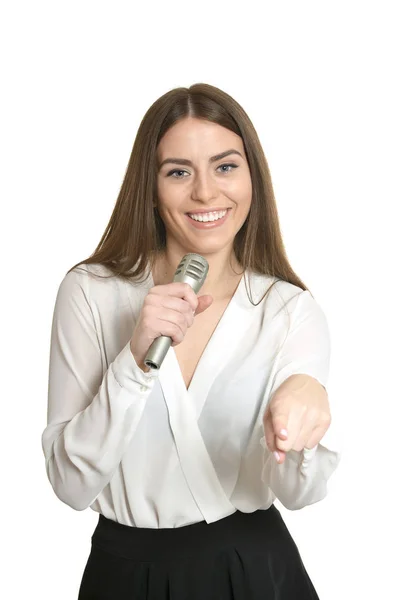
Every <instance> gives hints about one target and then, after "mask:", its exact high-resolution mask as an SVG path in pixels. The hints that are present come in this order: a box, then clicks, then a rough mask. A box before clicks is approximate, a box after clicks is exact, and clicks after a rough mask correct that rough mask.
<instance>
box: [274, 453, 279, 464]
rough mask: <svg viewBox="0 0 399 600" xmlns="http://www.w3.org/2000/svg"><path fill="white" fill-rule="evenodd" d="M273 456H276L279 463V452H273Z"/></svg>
mask: <svg viewBox="0 0 399 600" xmlns="http://www.w3.org/2000/svg"><path fill="white" fill-rule="evenodd" d="M273 454H274V456H275V458H276V461H277V462H278V461H279V460H280V455H279V453H278V452H273Z"/></svg>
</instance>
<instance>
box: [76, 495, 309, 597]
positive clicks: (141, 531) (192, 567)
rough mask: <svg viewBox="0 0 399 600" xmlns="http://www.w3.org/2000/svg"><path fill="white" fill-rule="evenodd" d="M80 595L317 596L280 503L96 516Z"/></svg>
mask: <svg viewBox="0 0 399 600" xmlns="http://www.w3.org/2000/svg"><path fill="white" fill-rule="evenodd" d="M91 541H92V545H91V552H90V555H89V558H88V561H87V564H86V567H85V569H84V573H83V576H82V581H81V585H80V590H79V597H78V600H277V599H278V600H318V595H317V593H316V590H315V588H314V586H313V584H312V582H311V580H310V577H309V575H308V573H307V571H306V569H305V566H304V564H303V562H302V559H301V556H300V554H299V551H298V548H297V546H296V544H295V542H294V540H293V538H292V537H291V534H290V533H289V531H288V529H287V526H286V525H285V523H284V521H283V519H282V517H281V514H280V512H279V510H278V509H277V508H276V507H275V505H274V504H272V505H271V506H270V507H269V508H268V509H266V510H257V511H255V512H253V513H243V512H240V511H236V512H235V513H233V514H231V515H229V516H228V517H225V518H223V519H220V520H219V521H215V522H213V523H210V524H207V523H206V522H205V521H202V522H199V523H194V524H192V525H186V526H184V527H179V528H166V529H159V528H154V529H151V528H137V527H130V526H128V525H123V524H121V523H117V522H116V521H113V520H111V519H107V518H106V517H104V516H103V515H100V516H99V520H98V524H97V526H96V528H95V531H94V533H93V536H92V538H91Z"/></svg>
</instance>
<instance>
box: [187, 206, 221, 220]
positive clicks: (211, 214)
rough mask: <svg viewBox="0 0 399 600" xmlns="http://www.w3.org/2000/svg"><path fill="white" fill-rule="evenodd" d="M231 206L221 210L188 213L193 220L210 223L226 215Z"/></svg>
mask: <svg viewBox="0 0 399 600" xmlns="http://www.w3.org/2000/svg"><path fill="white" fill-rule="evenodd" d="M229 210H230V208H224V209H220V210H212V211H206V212H205V211H202V212H188V213H186V215H187V216H188V217H190V219H193V221H198V222H200V223H208V222H213V221H218V220H219V219H222V218H223V217H224V216H226V214H227V212H228V211H229Z"/></svg>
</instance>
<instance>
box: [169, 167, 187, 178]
mask: <svg viewBox="0 0 399 600" xmlns="http://www.w3.org/2000/svg"><path fill="white" fill-rule="evenodd" d="M175 173H187V171H184V170H183V169H173V171H169V173H168V174H167V177H171V176H172V175H174V174H175ZM175 179H182V178H181V177H175Z"/></svg>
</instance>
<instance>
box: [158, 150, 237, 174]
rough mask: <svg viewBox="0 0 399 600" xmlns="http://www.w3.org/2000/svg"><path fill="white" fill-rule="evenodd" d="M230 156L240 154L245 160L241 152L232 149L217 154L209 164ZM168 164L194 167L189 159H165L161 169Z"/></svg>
mask: <svg viewBox="0 0 399 600" xmlns="http://www.w3.org/2000/svg"><path fill="white" fill-rule="evenodd" d="M230 154H238V155H239V156H241V158H243V156H242V154H241V152H238V150H234V148H232V149H231V150H226V151H225V152H222V153H221V154H216V155H215V156H211V158H210V159H209V162H210V163H214V162H216V161H218V160H221V159H222V158H225V157H226V156H229V155H230ZM167 163H172V164H174V165H185V166H187V167H192V166H193V163H192V162H191V160H188V159H187V158H165V160H163V161H162V162H161V164H160V165H159V169H161V168H162V167H163V165H165V164H167Z"/></svg>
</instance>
